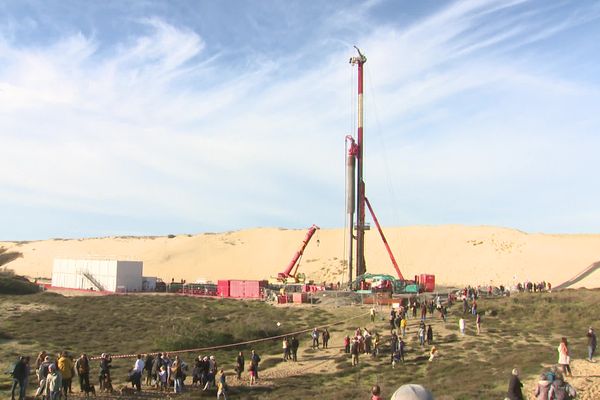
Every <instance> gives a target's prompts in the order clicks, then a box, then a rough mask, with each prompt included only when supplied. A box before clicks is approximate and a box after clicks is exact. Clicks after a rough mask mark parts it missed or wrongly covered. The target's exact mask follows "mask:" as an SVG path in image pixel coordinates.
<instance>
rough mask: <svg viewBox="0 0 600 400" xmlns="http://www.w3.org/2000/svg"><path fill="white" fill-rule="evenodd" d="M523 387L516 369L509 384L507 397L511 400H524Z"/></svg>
mask: <svg viewBox="0 0 600 400" xmlns="http://www.w3.org/2000/svg"><path fill="white" fill-rule="evenodd" d="M522 387H523V384H522V383H521V380H520V379H519V371H518V370H517V369H516V368H515V369H513V370H512V374H511V376H510V381H509V382H508V392H507V394H506V397H508V398H509V399H510V400H524V399H523V391H522Z"/></svg>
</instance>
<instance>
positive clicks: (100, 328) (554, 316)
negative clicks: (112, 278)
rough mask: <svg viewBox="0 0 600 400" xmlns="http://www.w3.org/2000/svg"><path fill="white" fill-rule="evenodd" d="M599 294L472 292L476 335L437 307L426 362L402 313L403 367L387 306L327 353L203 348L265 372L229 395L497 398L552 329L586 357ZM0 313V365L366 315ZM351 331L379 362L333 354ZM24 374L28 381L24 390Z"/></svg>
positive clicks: (534, 365) (160, 302) (470, 322)
mask: <svg viewBox="0 0 600 400" xmlns="http://www.w3.org/2000/svg"><path fill="white" fill-rule="evenodd" d="M599 300H600V291H599V290H577V291H574V290H567V291H563V292H559V293H541V294H540V293H537V294H520V295H514V296H511V297H503V298H490V299H480V300H479V301H478V303H479V310H480V311H481V312H483V332H482V334H481V335H476V331H475V324H474V317H472V316H468V317H465V318H466V319H467V332H466V335H465V336H462V335H460V333H459V331H458V323H457V321H458V318H460V317H461V316H463V314H462V307H461V306H460V305H455V306H453V307H452V308H451V309H450V310H449V311H450V312H449V316H448V322H447V323H443V322H442V321H441V320H440V319H439V317H438V315H437V314H436V315H435V316H434V319H433V320H432V321H431V324H432V326H433V329H434V343H435V345H436V346H437V347H438V349H439V353H440V357H439V358H438V359H436V360H435V361H434V362H433V363H429V362H428V361H427V353H428V350H429V348H428V347H425V348H421V347H420V346H419V345H418V340H417V337H416V333H417V329H416V321H415V320H409V331H408V337H407V339H406V343H407V349H408V352H407V354H406V363H405V364H404V365H399V366H396V368H395V369H392V368H391V366H390V364H389V353H388V347H389V346H388V338H389V330H388V323H387V315H388V309H387V308H384V309H383V311H382V312H381V313H380V314H379V315H378V318H377V321H376V322H375V323H374V324H373V323H371V322H370V320H369V319H368V317H367V316H364V317H359V318H358V319H354V320H352V321H350V322H347V323H345V324H341V325H338V326H335V327H332V329H331V332H332V339H331V341H330V347H331V348H330V349H328V350H321V349H320V350H312V349H310V348H309V344H310V343H309V337H308V333H307V334H302V335H300V353H299V360H300V362H299V363H298V364H293V363H291V362H287V363H284V362H282V361H281V341H280V340H276V341H268V342H262V343H258V344H255V345H252V346H250V345H248V346H242V347H239V348H233V349H227V350H220V351H213V352H204V353H202V354H203V355H208V354H214V355H215V356H216V358H217V360H218V361H219V362H220V363H221V366H222V367H224V368H225V370H226V371H229V372H230V373H231V375H233V364H234V360H235V354H236V353H237V351H240V350H243V351H245V352H247V353H249V351H250V349H251V348H255V349H256V350H257V351H258V352H259V354H261V356H262V358H263V361H262V363H261V372H262V374H263V375H262V376H263V377H264V379H263V380H261V382H260V385H259V386H254V387H250V386H247V385H246V384H243V385H238V384H237V382H236V380H235V378H234V377H233V376H231V375H230V378H229V382H230V383H231V391H230V393H231V398H239V399H280V398H285V399H309V398H326V399H332V400H335V399H345V400H347V399H360V398H368V397H369V396H368V391H369V388H370V386H371V385H373V384H379V385H380V386H381V387H382V392H383V394H384V398H386V397H388V398H389V396H390V395H391V394H392V393H393V391H394V390H395V389H396V388H397V387H398V386H400V385H401V384H404V383H409V382H412V383H419V384H422V385H424V386H426V387H428V388H430V389H431V390H432V391H433V392H434V394H435V395H436V399H438V400H439V399H441V400H444V399H446V400H448V399H454V400H459V399H493V398H503V396H504V393H505V390H506V387H507V382H508V378H509V374H510V371H511V370H512V368H515V367H517V368H519V369H520V370H521V371H522V377H523V379H525V380H527V379H528V378H530V377H535V376H536V375H537V374H539V372H540V371H541V370H542V368H543V367H544V366H548V365H551V364H552V363H554V362H556V346H557V345H558V342H559V340H560V337H561V336H567V337H568V338H569V343H570V348H571V352H572V354H573V357H574V358H583V357H584V356H585V354H586V342H585V333H586V331H587V327H588V326H590V325H594V326H600V324H599V322H600V319H599V318H600V316H598V314H597V313H595V312H592V311H591V310H595V309H597V304H598V301H599ZM0 308H1V309H2V310H9V311H8V312H3V313H2V314H1V315H0V345H1V347H0V360H1V363H2V364H1V365H0V367H1V368H2V370H3V371H4V370H6V369H8V368H9V365H10V363H11V362H14V360H15V359H16V357H17V356H18V355H20V354H27V355H30V356H31V357H32V359H35V356H36V355H37V352H39V351H40V350H46V351H48V352H50V353H53V354H55V353H57V352H59V351H62V350H67V351H71V352H73V353H74V354H75V355H78V354H80V353H81V352H86V353H87V354H89V355H98V354H100V353H102V352H109V353H112V354H122V353H137V352H146V351H165V350H178V349H187V348H200V347H207V346H212V345H220V344H226V343H233V342H242V341H246V340H251V339H257V338H262V337H269V336H274V335H278V334H283V333H287V332H293V331H298V330H301V329H306V328H311V327H313V326H317V325H324V324H328V323H332V322H336V321H342V320H346V319H348V318H352V317H356V316H360V315H361V314H363V313H365V312H367V311H368V306H360V305H357V306H348V305H345V306H341V307H336V306H335V305H334V304H332V303H327V302H326V301H324V304H317V305H312V306H301V307H294V306H291V307H274V306H271V305H268V304H265V303H262V302H257V301H236V300H227V299H225V300H221V299H205V298H190V297H182V296H175V295H115V296H97V297H83V296H79V297H63V296H61V295H58V294H53V293H39V294H33V295H28V296H9V295H2V296H0ZM277 322H280V326H278V325H277ZM357 326H368V327H369V328H374V329H375V330H377V331H378V332H380V334H381V335H382V354H381V355H380V357H379V358H377V359H373V358H371V357H370V356H367V355H365V356H361V360H360V365H359V366H358V367H352V366H351V364H350V359H349V357H348V356H347V355H345V354H343V351H342V339H343V336H345V335H346V334H350V333H351V332H352V331H353V329H355V328H356V327H357ZM198 354H199V353H198V352H194V353H185V354H182V357H183V359H184V360H185V361H187V362H188V363H190V364H191V363H192V360H193V358H194V357H195V356H197V355H198ZM248 359H249V357H248V356H247V360H248ZM32 361H33V360H32ZM131 365H133V360H132V359H127V360H114V361H113V366H114V368H113V371H112V375H113V380H114V384H115V385H114V386H115V387H118V386H120V385H121V384H124V378H125V377H126V375H127V370H128V368H130V367H131ZM97 372H98V366H97V361H92V374H91V378H92V380H93V381H96V380H97ZM245 378H246V379H247V376H245ZM34 381H35V376H33V377H32V379H31V390H34V389H33V387H34V386H33V385H34ZM186 382H187V383H190V379H189V378H188V380H187V381H186ZM96 386H97V385H96ZM74 387H75V388H76V387H77V385H76V384H75V385H74ZM9 389H10V378H9V377H8V375H2V377H1V378H0V396H2V397H4V396H5V395H6V394H7V390H9ZM76 391H77V390H76ZM148 396H151V395H150V394H148ZM214 396H215V395H214V392H210V393H201V392H199V391H198V390H197V389H194V390H193V391H190V392H186V393H184V394H182V395H181V396H178V397H179V398H181V399H194V398H213V397H214ZM99 397H100V396H99Z"/></svg>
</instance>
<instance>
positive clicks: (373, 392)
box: [371, 385, 383, 400]
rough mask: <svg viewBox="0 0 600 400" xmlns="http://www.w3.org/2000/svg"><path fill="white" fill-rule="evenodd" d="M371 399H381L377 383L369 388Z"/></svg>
mask: <svg viewBox="0 0 600 400" xmlns="http://www.w3.org/2000/svg"><path fill="white" fill-rule="evenodd" d="M371 400H383V397H381V388H380V387H379V385H375V386H373V387H372V388H371Z"/></svg>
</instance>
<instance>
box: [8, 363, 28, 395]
mask: <svg viewBox="0 0 600 400" xmlns="http://www.w3.org/2000/svg"><path fill="white" fill-rule="evenodd" d="M11 376H12V380H13V383H12V388H11V390H10V398H11V400H15V390H16V389H17V385H18V386H19V400H25V395H26V394H27V378H28V376H29V367H28V366H27V362H26V360H25V357H24V356H21V357H19V361H17V363H16V364H15V366H14V368H13V370H12V372H11Z"/></svg>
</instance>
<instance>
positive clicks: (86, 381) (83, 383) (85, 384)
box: [75, 354, 90, 392]
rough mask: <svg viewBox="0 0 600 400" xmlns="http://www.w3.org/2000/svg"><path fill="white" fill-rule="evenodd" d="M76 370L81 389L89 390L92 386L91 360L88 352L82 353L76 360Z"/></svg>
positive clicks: (83, 390) (82, 390)
mask: <svg viewBox="0 0 600 400" xmlns="http://www.w3.org/2000/svg"><path fill="white" fill-rule="evenodd" d="M75 371H77V375H78V376H79V389H80V390H81V392H85V391H86V390H89V387H90V360H89V359H88V357H87V355H86V354H81V357H79V358H78V359H77V361H75Z"/></svg>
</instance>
